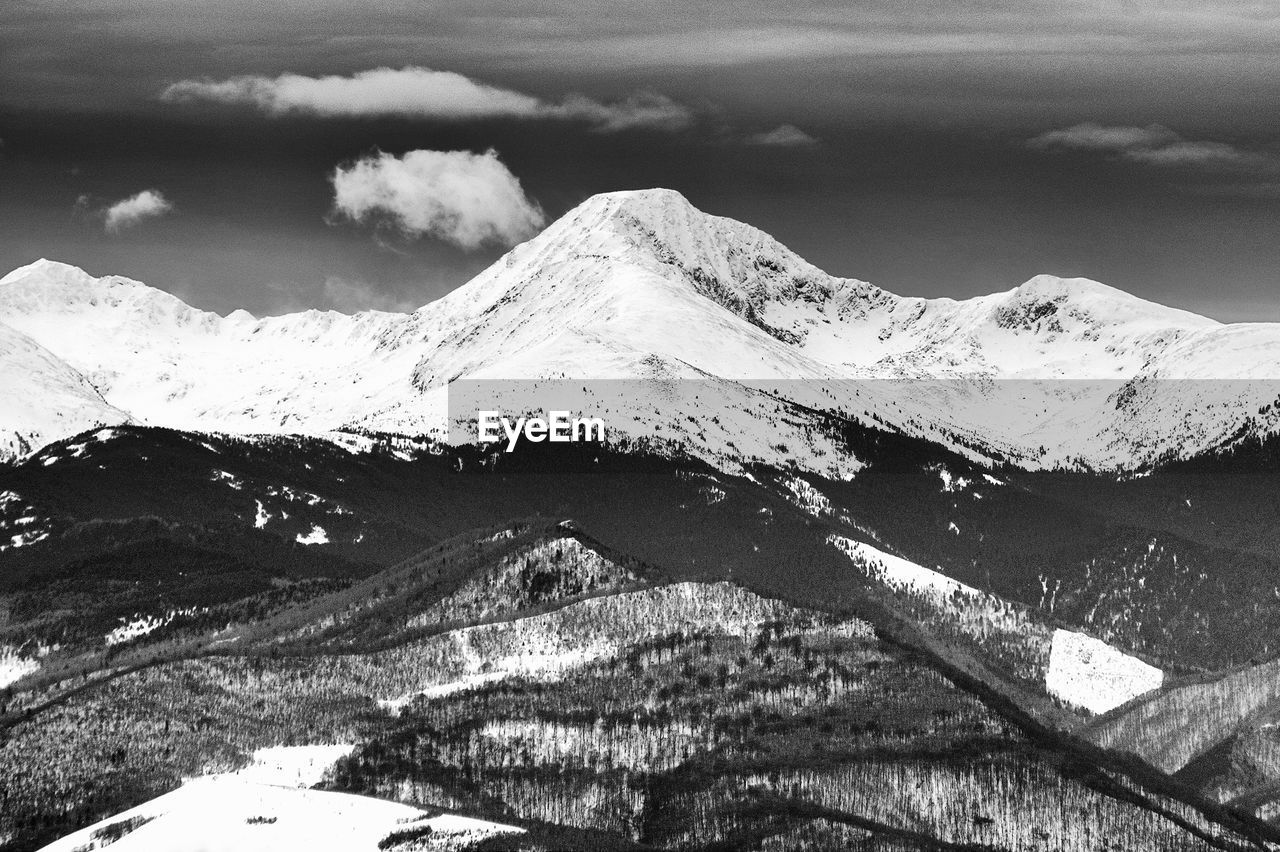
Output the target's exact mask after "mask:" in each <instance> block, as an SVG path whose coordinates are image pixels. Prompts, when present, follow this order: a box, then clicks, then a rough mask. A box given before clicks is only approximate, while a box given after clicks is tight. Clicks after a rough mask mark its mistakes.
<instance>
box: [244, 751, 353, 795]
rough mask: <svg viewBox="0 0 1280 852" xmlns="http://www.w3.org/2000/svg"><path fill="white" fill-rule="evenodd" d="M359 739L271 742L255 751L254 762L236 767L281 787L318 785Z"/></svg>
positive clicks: (251, 780) (250, 778)
mask: <svg viewBox="0 0 1280 852" xmlns="http://www.w3.org/2000/svg"><path fill="white" fill-rule="evenodd" d="M354 748H355V743H340V744H337V745H305V746H269V747H267V748H260V749H258V750H257V751H255V752H254V753H253V762H252V763H250V764H249V765H248V766H246V767H244V768H243V769H239V770H236V771H235V772H234V773H232V774H234V775H235V776H236V778H238V779H240V780H241V781H245V782H249V783H253V784H274V785H276V786H279V787H314V786H315V785H316V784H319V783H320V782H321V781H322V780H324V774H325V772H327V771H328V770H329V768H330V767H332V766H333V764H335V763H337V762H338V759H339V758H342V757H346V756H347V755H349V754H351V751H352V750H353V749H354Z"/></svg>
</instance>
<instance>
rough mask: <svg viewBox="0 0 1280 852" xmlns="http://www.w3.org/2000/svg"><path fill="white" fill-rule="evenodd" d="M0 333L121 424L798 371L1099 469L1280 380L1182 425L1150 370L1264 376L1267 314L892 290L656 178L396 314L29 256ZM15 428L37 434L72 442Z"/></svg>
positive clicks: (1269, 395) (315, 414)
mask: <svg viewBox="0 0 1280 852" xmlns="http://www.w3.org/2000/svg"><path fill="white" fill-rule="evenodd" d="M0 322H6V323H8V324H9V325H11V326H13V327H14V328H15V329H16V330H17V331H19V332H21V333H24V334H26V335H28V336H30V337H31V338H32V339H33V340H35V341H36V342H37V343H39V344H40V345H42V346H44V347H45V348H46V349H48V350H49V351H51V352H52V353H53V354H54V355H56V356H57V357H58V358H60V359H61V360H63V361H65V362H66V364H67V365H68V367H69V368H70V369H73V370H75V371H77V372H79V373H81V374H82V375H84V376H85V377H86V378H87V379H88V380H89V382H90V383H91V384H92V385H93V386H94V387H95V388H96V389H97V390H98V391H99V392H100V393H101V394H102V396H103V397H104V400H105V401H106V402H108V403H109V404H110V405H111V406H114V407H116V408H118V409H120V410H122V411H124V412H127V413H128V415H129V416H130V417H132V418H134V419H135V420H137V421H140V422H147V423H152V424H155V425H164V426H170V427H173V428H180V429H188V430H197V431H199V430H204V431H226V432H240V433H246V432H247V433H264V432H267V433H298V434H324V433H326V432H329V431H332V430H335V429H341V428H360V429H369V430H374V431H381V432H396V433H404V434H434V435H436V436H438V437H439V436H442V435H444V434H445V433H446V432H447V430H448V427H449V426H450V425H451V424H450V422H449V417H450V412H449V410H448V390H447V388H448V386H449V384H450V383H451V382H454V381H455V380H457V379H460V378H471V379H486V378H487V379H494V378H497V379H512V380H521V379H526V380H527V379H551V378H568V379H584V380H592V379H648V378H653V377H655V376H659V375H660V376H662V377H664V378H675V379H697V380H712V381H715V382H718V383H719V386H720V387H721V388H722V389H723V390H724V391H725V393H726V394H728V396H729V397H732V398H733V399H734V400H735V401H734V402H732V403H730V407H733V408H735V409H742V410H746V409H751V408H753V407H758V403H759V400H758V394H756V393H754V391H753V390H752V389H751V388H750V387H747V385H750V384H751V383H752V382H757V383H759V382H778V381H786V382H792V383H794V385H793V386H792V387H790V388H789V389H787V390H785V391H783V392H782V396H783V397H784V398H786V399H788V400H790V401H791V402H794V403H796V404H798V405H801V406H805V407H811V408H819V409H822V410H826V411H829V412H833V413H834V412H841V414H840V416H857V413H856V412H857V411H858V409H864V410H865V415H864V416H865V417H867V418H871V417H872V415H874V418H873V419H876V420H878V422H881V423H883V424H886V425H887V426H889V427H890V428H895V429H898V430H900V431H903V432H906V433H908V434H914V435H917V436H922V437H929V438H930V439H932V440H942V441H944V442H949V445H950V446H952V447H953V448H955V447H959V446H967V447H970V448H972V447H974V446H981V447H984V448H985V449H981V450H978V451H977V452H978V454H979V455H980V456H983V457H986V458H989V459H1000V460H1007V461H1013V462H1014V463H1017V464H1021V465H1024V466H1040V467H1046V466H1049V467H1051V466H1055V465H1071V464H1078V463H1084V464H1086V465H1088V466H1091V467H1096V468H1108V469H1110V468H1125V467H1140V466H1141V465H1142V464H1149V463H1152V462H1153V461H1154V460H1157V459H1161V458H1165V457H1168V456H1169V455H1170V454H1171V453H1172V454H1175V455H1176V454H1178V453H1179V452H1182V453H1184V454H1194V453H1195V452H1199V451H1203V450H1206V449H1209V448H1212V447H1214V446H1218V445H1220V444H1221V443H1222V442H1224V441H1227V440H1230V439H1231V438H1232V436H1235V435H1237V434H1238V433H1239V432H1240V431H1241V429H1242V428H1245V429H1246V430H1253V431H1256V432H1260V433H1269V432H1270V431H1273V430H1274V429H1275V428H1276V426H1277V423H1275V422H1273V420H1267V421H1266V422H1258V423H1251V422H1250V421H1249V420H1248V418H1253V417H1255V414H1254V412H1255V410H1256V409H1261V408H1262V407H1263V406H1264V405H1265V404H1266V403H1268V402H1271V401H1273V400H1274V399H1275V397H1276V396H1277V395H1280V394H1277V393H1273V392H1272V389H1271V388H1269V387H1266V388H1261V389H1258V390H1257V392H1250V393H1248V394H1245V395H1244V397H1243V398H1241V395H1240V394H1239V393H1235V392H1233V393H1232V394H1225V393H1218V392H1214V393H1217V396H1214V398H1213V399H1212V400H1210V401H1209V402H1212V403H1214V404H1217V403H1221V402H1223V400H1221V399H1219V398H1218V397H1219V396H1225V397H1227V398H1228V400H1227V401H1228V402H1229V405H1227V407H1226V410H1225V413H1224V412H1223V411H1219V412H1218V413H1217V414H1214V415H1213V416H1212V417H1209V418H1208V419H1205V417H1202V416H1200V415H1195V416H1193V417H1192V422H1184V420H1185V418H1182V417H1181V414H1182V413H1183V412H1184V411H1188V410H1189V411H1193V412H1194V411H1196V410H1203V409H1207V408H1212V407H1213V406H1212V405H1208V404H1207V403H1206V400H1205V399H1204V393H1203V391H1204V389H1203V388H1193V389H1192V390H1194V393H1193V392H1192V391H1188V390H1185V389H1183V390H1178V389H1176V388H1175V391H1173V392H1168V393H1166V392H1164V391H1161V392H1160V393H1159V394H1156V395H1155V396H1153V395H1152V392H1151V391H1150V385H1149V384H1147V383H1149V382H1153V381H1154V382H1156V383H1159V382H1168V381H1171V380H1173V381H1176V380H1182V379H1216V380H1221V379H1232V378H1240V379H1246V380H1251V381H1253V380H1269V379H1273V378H1277V377H1280V325H1269V324H1249V325H1224V324H1221V323H1218V322H1217V321H1215V320H1212V319H1209V318H1207V317H1201V316H1198V315H1196V314H1192V313H1190V312H1187V311H1182V310H1179V309H1176V308H1170V307H1166V306H1163V305H1158V304H1156V303H1153V302H1149V301H1146V300H1143V299H1140V298H1138V297H1136V296H1132V295H1130V294H1127V293H1125V292H1124V291H1121V290H1118V289H1116V288H1113V287H1109V286H1107V285H1104V284H1101V283H1098V282H1095V281H1091V280H1089V279H1080V278H1074V279H1068V278H1059V277H1056V276H1050V275H1038V276H1035V277H1033V278H1031V279H1029V280H1028V281H1027V282H1024V283H1023V284H1021V285H1019V286H1017V287H1014V288H1012V289H1009V290H1005V291H1001V292H997V293H992V294H989V295H986V296H978V297H974V298H971V299H966V300H954V299H945V298H944V299H923V298H918V297H900V296H896V295H894V294H892V293H889V292H888V291H885V290H882V289H881V288H879V287H876V286H875V285H873V284H869V283H867V282H864V281H859V280H857V279H850V278H839V277H835V276H831V275H828V274H827V273H825V272H823V271H822V270H820V269H818V268H817V267H815V266H813V265H812V264H810V263H809V262H808V261H805V260H804V259H803V258H800V257H799V256H798V255H796V254H795V253H794V252H792V251H790V250H789V249H787V248H786V247H785V246H783V245H782V244H781V243H779V242H778V241H777V240H775V239H774V238H772V237H770V236H769V235H768V234H765V233H764V232H762V231H760V230H758V229H756V228H753V227H752V226H750V225H746V224H743V223H740V222H736V221H734V220H732V219H728V218H725V217H719V216H712V215H709V214H705V213H703V212H701V211H699V210H697V209H696V208H694V207H693V206H692V205H691V204H690V203H689V202H688V201H687V200H686V199H685V198H684V197H683V196H682V195H680V194H679V193H677V192H675V191H672V190H635V191H627V192H618V193H606V194H602V195H597V196H593V197H592V198H590V199H588V200H587V201H585V202H583V203H582V204H580V205H579V206H578V207H575V208H574V209H573V210H571V211H569V212H568V213H566V214H565V215H564V216H563V217H561V218H560V219H558V220H557V221H556V222H554V223H552V224H551V225H550V226H548V227H547V228H546V229H545V230H544V231H543V232H542V233H541V234H539V235H538V236H536V237H534V238H533V239H531V240H529V241H528V242H526V243H523V244H521V245H519V246H517V247H515V248H514V249H512V250H511V251H510V252H508V253H507V254H506V255H504V256H503V257H502V258H501V259H499V260H498V261H497V262H495V263H494V264H492V265H491V266H490V267H489V268H488V269H486V270H484V271H483V272H481V273H480V274H479V275H477V276H476V277H475V278H474V279H472V280H471V281H470V282H468V283H467V284H465V285H463V286H462V287H459V288H458V289H456V290H454V291H453V292H451V293H449V294H448V295H446V296H444V297H442V298H440V299H438V300H435V301H433V302H430V303H428V304H426V305H424V306H423V307H421V308H419V309H418V310H416V311H414V312H413V313H411V314H398V313H389V312H376V311H366V312H361V313H358V314H354V315H346V314H341V313H338V312H335V311H328V312H319V311H305V312H301V313H295V314H285V315H281V316H276V317H264V318H261V319H257V318H254V317H252V316H251V315H249V314H248V313H247V312H244V311H235V312H232V313H231V314H229V315H228V316H226V317H221V316H219V315H218V314H215V313H211V312H207V311H200V310H198V309H195V308H192V307H190V306H188V305H186V303H184V302H182V301H181V300H180V299H178V298H177V297H176V296H172V295H171V294H168V293H165V292H164V291H161V290H158V289H156V288H152V287H148V286H147V285H145V284H142V283H140V282H135V281H131V280H130V279H126V278H121V277H118V276H105V277H103V278H93V277H92V276H90V275H89V274H88V273H86V272H84V271H83V270H80V269H78V268H76V267H71V266H69V265H64V264H59V263H57V262H54V261H47V260H41V261H37V262H35V263H33V264H29V265H28V266H25V267H21V268H20V269H18V270H15V271H14V272H11V273H9V274H8V275H6V276H5V277H4V278H3V279H0ZM69 332H73V333H69ZM1244 356H1248V357H1247V358H1246V361H1247V362H1248V363H1249V364H1250V367H1249V369H1248V370H1247V371H1246V370H1242V369H1241V368H1240V367H1239V366H1238V362H1239V361H1240V360H1241V358H1242V357H1244ZM884 379H890V380H893V382H890V383H888V384H887V385H886V386H885V387H884V388H880V389H878V390H874V391H869V392H868V393H866V394H863V393H861V392H859V393H857V394H854V395H853V396H854V397H857V399H854V398H852V397H848V398H845V399H843V400H841V401H840V402H841V404H839V405H832V404H831V402H830V400H829V397H831V396H832V393H831V392H830V389H829V387H828V388H823V389H819V388H818V387H817V386H816V384H815V383H826V382H877V381H880V380H884ZM1063 380H1076V381H1080V382H1086V383H1093V384H1091V385H1089V386H1088V387H1077V388H1072V387H1068V386H1067V385H1068V384H1069V382H1063ZM1009 381H1013V382H1021V381H1026V382H1057V383H1059V384H1056V385H1054V384H1047V385H1045V386H1043V387H1036V388H1035V389H1034V391H1033V392H1032V393H1031V394H1028V392H1027V391H1026V389H1025V388H1021V387H1020V388H1018V389H1016V390H1014V391H1006V390H1002V389H1001V388H1000V386H999V385H1000V383H1001V382H1009ZM904 382H905V383H908V384H910V383H917V382H944V383H949V384H947V385H946V386H945V388H944V389H943V390H941V391H939V390H938V389H937V388H932V389H928V390H922V389H920V388H918V387H914V386H906V387H904V386H902V385H901V383H904ZM895 383H898V384H899V386H898V387H892V388H890V387H889V385H892V384H895ZM1127 383H1135V384H1133V385H1132V387H1128V384H1127ZM886 388H887V389H886ZM1121 391H1123V393H1121ZM939 393H941V394H942V396H943V397H945V398H946V399H947V402H946V404H945V405H942V406H940V405H939V404H938V394H939ZM1117 394H1119V395H1117ZM1006 397H1008V398H1007V399H1006ZM1031 397H1034V398H1031ZM1156 397H1158V398H1156ZM824 398H827V399H826V401H824ZM850 412H852V413H850ZM672 413H673V414H677V415H678V414H680V413H681V412H672ZM687 413H688V414H689V415H690V416H694V412H687ZM1197 417H1200V419H1196V418H1197ZM651 419H652V418H651V416H649V415H646V417H645V418H642V420H643V421H644V422H640V425H639V426H636V427H628V428H629V429H631V433H632V434H633V436H635V435H651V434H653V431H654V429H656V428H657V427H656V424H654V423H652V422H648V421H649V420H651ZM676 419H679V418H678V417H677V418H676ZM1063 424H1066V425H1063ZM5 428H6V430H7V431H9V432H17V431H22V428H23V427H22V424H21V423H18V424H15V425H14V426H7V427H5ZM27 431H28V432H31V430H30V429H28V430H27ZM32 434H33V436H34V438H35V442H36V443H38V442H39V441H40V440H45V441H48V440H54V439H56V438H59V437H65V436H66V434H73V432H68V433H66V434H60V433H58V432H57V430H53V431H49V432H48V433H47V434H44V435H43V436H41V435H37V434H35V433H32ZM948 436H954V437H948ZM680 437H682V436H677V439H679V438H680ZM683 437H687V436H683ZM11 443H12V442H11ZM767 455H768V454H767V453H766V457H767ZM799 463H800V464H801V465H802V466H805V465H808V464H810V462H809V461H805V460H801V461H800V462H799Z"/></svg>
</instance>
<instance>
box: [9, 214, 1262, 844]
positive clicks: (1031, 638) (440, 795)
mask: <svg viewBox="0 0 1280 852" xmlns="http://www.w3.org/2000/svg"><path fill="white" fill-rule="evenodd" d="M1277 344H1280V328H1277V327H1276V326H1273V325H1271V324H1234V325H1225V324H1221V323H1218V322H1215V321H1213V320H1211V319H1208V318H1205V317H1200V316H1196V315H1195V314H1191V313H1188V312H1185V311H1180V310H1175V309H1172V308H1168V307H1164V306H1161V305H1157V304H1153V303H1151V302H1147V301H1144V300H1141V299H1138V298H1136V297H1134V296H1131V295H1128V294H1126V293H1123V292H1121V291H1119V290H1116V289H1113V288H1110V287H1107V286H1105V285H1102V284H1099V283H1096V282H1093V281H1089V280H1085V279H1061V278H1056V277H1053V276H1046V275H1042V276H1037V277H1035V278H1032V279H1031V280H1029V281H1027V282H1026V283H1024V284H1022V285H1020V286H1018V287H1015V288H1013V289H1011V290H1007V291H1004V292H999V293H994V294H992V295H989V296H982V297H978V298H973V299H969V300H965V301H956V300H951V299H919V298H907V297H899V296H895V295H893V294H890V293H888V292H885V291H883V290H881V289H879V288H877V287H875V286H873V285H871V284H868V283H865V282H862V281H857V280H853V279H843V278H835V277H832V276H829V275H827V274H825V273H823V272H822V271H820V270H818V269H817V268H815V267H813V266H812V265H810V264H808V263H807V262H805V261H804V260H802V259H800V258H799V257H797V256H796V255H795V254H793V253H792V252H790V251H789V250H787V249H786V248H785V247H783V246H781V245H780V244H779V243H777V242H776V241H775V240H773V239H772V238H770V237H769V236H767V235H766V234H764V233H762V232H760V231H758V230H756V229H754V228H751V227H750V226H748V225H744V224H741V223H738V222H734V221H732V220H729V219H724V218H719V217H715V216H709V215H707V214H704V213H702V212H700V211H698V210H696V209H695V208H693V207H692V206H691V205H690V204H689V203H688V202H687V201H686V200H685V199H684V198H683V197H682V196H680V195H679V194H677V193H674V192H670V191H667V190H647V191H637V192H622V193H611V194H607V195H601V196H596V197H593V198H591V199H588V200H587V201H585V202H584V203H582V204H581V205H580V206H579V207H577V208H575V209H574V210H573V211H571V212H570V213H568V214H567V215H566V216H564V217H563V218H561V219H560V220H559V221H557V222H555V223H554V224H552V225H551V226H550V227H548V228H547V229H546V230H545V231H543V232H542V233H541V234H540V235H538V236H537V237H534V238H533V239H531V240H530V241H528V242H527V243H524V244H522V245H520V246H517V247H516V248H515V249H513V250H512V251H511V252H510V253H508V254H507V255H506V256H505V257H503V258H502V259H500V260H499V261H498V262H497V263H495V264H494V265H493V266H492V267H490V268H489V269H488V270H486V271H485V272H483V273H482V274H480V275H479V276H478V277H477V278H476V279H474V280H473V281H471V282H470V283H468V284H466V285H464V286H463V287H461V288H459V289H458V290H456V291H454V292H452V293H450V294H449V295H448V296H446V297H444V298H443V299H440V300H438V301H435V302H432V303H430V304H428V305H426V306H424V307H423V308H421V309H420V310H418V311H416V312H414V313H411V314H396V313H385V312H364V313H359V314H355V315H353V316H348V315H344V314H340V313H336V312H319V311H308V312H304V313H297V314H290V315H285V316H277V317H266V318H262V319H259V318H255V317H253V316H250V315H249V314H247V313H245V312H243V311H236V312H234V313H232V314H230V315H228V316H225V317H224V316H219V315H217V314H214V313H210V312H207V311H201V310H197V309H195V308H192V307H190V306H189V305H187V304H185V303H184V302H183V301H181V300H180V299H178V298H177V297H175V296H173V295H171V294H169V293H167V292H165V291H163V290H160V289H156V288H153V287H149V286H147V285H145V284H142V283H139V282H136V281H132V280H129V279H125V278H120V277H115V276H107V277H103V278H95V277H93V276H91V275H90V274H88V273H86V272H84V271H82V270H80V269H77V268H75V267H72V266H68V265H65V264H59V263H54V262H50V261H38V262H36V263H33V264H31V265H29V266H25V267H22V268H21V269H18V270H15V271H14V272H12V273H10V274H8V275H6V276H5V277H4V278H3V279H0V354H2V355H3V358H2V359H0V442H3V443H2V444H0V850H3V852H27V850H35V849H43V848H48V849H51V850H76V852H88V850H93V849H100V848H103V847H106V846H113V847H119V850H120V852H128V850H131V849H132V850H134V852H177V850H193V852H194V850H199V849H228V850H242V849H262V850H273V852H277V850H299V852H301V850H311V849H328V848H332V849H335V850H343V852H350V850H367V852H373V850H375V849H376V850H380V852H381V850H393V851H394V852H423V850H497V849H556V850H559V849H582V850H633V849H686V850H700V852H722V850H739V849H741V850H759V852H781V850H793V849H794V850H800V849H806V850H808V849H816V850H826V849H831V850H842V849H849V848H865V849H875V850H895V852H898V851H899V850H937V849H944V850H952V852H978V851H979V850H981V852H1000V850H1035V852H1066V851H1067V850H1069V851H1070V852H1115V850H1121V849H1123V850H1161V852H1165V850H1180V851H1181V850H1188V852H1189V851H1190V850H1195V852H1208V850H1230V852H1237V850H1238V852H1244V850H1277V849H1280V686H1278V684H1280V677H1278V674H1277V673H1278V672H1280V663H1278V662H1277V660H1278V659H1280V656H1278V655H1280V638H1278V637H1280V581H1278V580H1277V578H1280V500H1277V497H1276V495H1277V494H1280V440H1278V439H1277V438H1276V437H1275V434H1276V432H1277V430H1278V428H1280V422H1278V421H1280V411H1278V410H1277V409H1278V408H1280V406H1277V405H1276V403H1277V401H1278V400H1280V382H1277V381H1274V380H1275V379H1277V378H1280V346H1278V345H1277ZM484 407H492V408H496V409H499V410H502V411H506V412H514V413H524V412H527V411H530V410H539V409H542V410H545V409H547V408H550V407H562V408H566V409H571V410H574V411H580V412H584V413H591V414H597V415H600V416H601V417H602V418H603V419H604V420H605V422H606V429H607V431H606V437H605V440H604V441H589V442H584V443H563V444H562V443H556V444H552V443H549V442H547V443H533V442H521V443H520V444H518V445H517V446H515V447H514V448H513V449H512V451H507V450H506V448H505V447H504V446H503V445H501V444H486V443H481V442H478V441H477V440H476V439H475V433H474V429H475V416H476V412H477V410H478V409H480V408H484Z"/></svg>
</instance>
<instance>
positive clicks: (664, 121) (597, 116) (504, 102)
mask: <svg viewBox="0 0 1280 852" xmlns="http://www.w3.org/2000/svg"><path fill="white" fill-rule="evenodd" d="M160 97H161V99H162V100H166V101H175V102H187V101H213V102H217V103H227V104H252V105H254V106H256V107H258V108H259V109H261V110H262V111H264V112H266V113H268V114H269V115H276V116H279V115H286V114H289V113H303V114H309V115H317V116H322V117H327V118H338V117H361V116H403V117H412V118H430V119H437V120H443V121H467V120H474V119H481V118H520V119H560V120H570V121H583V122H586V123H587V124H589V125H590V126H591V127H592V128H593V129H594V130H596V131H598V132H601V133H614V132H618V131H622V130H630V129H633V128H650V129H656V130H666V131H676V130H681V129H684V128H685V127H688V126H689V125H690V124H691V123H692V122H693V112H692V110H690V109H689V107H687V106H685V105H684V104H680V103H677V102H676V101H674V100H672V99H670V98H668V97H666V96H665V95H662V94H659V93H657V92H638V93H635V94H633V95H630V96H629V97H627V98H624V99H623V100H621V101H616V102H613V103H603V102H601V101H597V100H594V99H592V98H588V97H586V96H585V95H579V94H570V95H567V96H566V97H564V98H562V99H561V100H560V101H558V102H552V101H547V100H544V99H542V98H538V97H535V96H533V95H529V94H525V93H523V92H517V91H514V90H512V89H504V88H502V87H499V86H493V85H489V84H487V83H483V82H480V81H478V80H474V79H472V78H470V77H467V76H464V75H462V74H458V73H455V72H453V71H436V70H433V69H430V68H420V67H414V66H408V67H405V68H399V69H396V68H374V69H371V70H368V71H361V72H358V73H356V74H353V75H351V76H349V77H342V76H335V75H331V76H326V77H307V76H304V75H301V74H281V75H280V76H278V77H261V76H241V77H232V78H230V79H227V80H212V79H203V80H182V81H180V82H177V83H174V84H172V85H170V86H168V87H167V88H166V89H165V90H164V91H163V92H162V93H161V95H160Z"/></svg>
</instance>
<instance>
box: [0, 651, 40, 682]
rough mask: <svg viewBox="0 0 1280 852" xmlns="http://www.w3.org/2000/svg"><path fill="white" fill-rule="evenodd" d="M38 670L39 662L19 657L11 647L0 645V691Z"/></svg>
mask: <svg viewBox="0 0 1280 852" xmlns="http://www.w3.org/2000/svg"><path fill="white" fill-rule="evenodd" d="M39 669H40V661H39V660H35V659H31V658H29V657H23V656H20V655H19V653H18V649H17V648H15V647H13V646H12V645H0V689H4V688H5V687H6V686H8V685H9V684H11V683H14V682H15V681H17V680H18V679H19V678H23V677H26V676H27V675H29V674H31V673H32V672H34V671H38V670H39Z"/></svg>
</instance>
